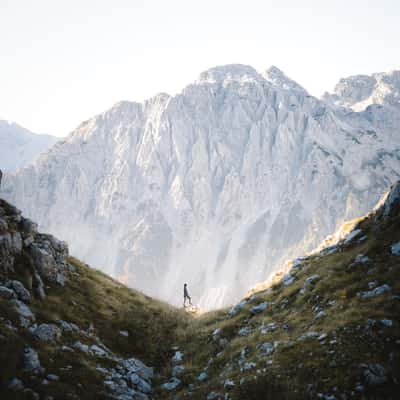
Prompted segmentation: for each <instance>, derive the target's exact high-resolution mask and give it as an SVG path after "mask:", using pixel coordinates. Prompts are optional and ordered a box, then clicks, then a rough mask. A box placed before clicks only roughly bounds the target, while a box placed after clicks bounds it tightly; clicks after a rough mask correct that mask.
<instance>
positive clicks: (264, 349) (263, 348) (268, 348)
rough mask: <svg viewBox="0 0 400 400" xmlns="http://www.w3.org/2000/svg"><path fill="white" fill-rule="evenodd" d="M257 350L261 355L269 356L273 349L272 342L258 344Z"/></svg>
mask: <svg viewBox="0 0 400 400" xmlns="http://www.w3.org/2000/svg"><path fill="white" fill-rule="evenodd" d="M258 350H259V351H260V353H261V354H262V355H263V356H270V355H271V354H272V353H273V352H274V351H275V347H274V345H273V344H272V343H269V342H265V343H263V344H261V345H260V346H258Z"/></svg>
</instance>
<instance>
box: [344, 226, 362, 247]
mask: <svg viewBox="0 0 400 400" xmlns="http://www.w3.org/2000/svg"><path fill="white" fill-rule="evenodd" d="M361 232H362V230H361V229H354V230H353V231H351V232H350V233H349V234H348V235H347V236H346V238H345V239H344V244H349V243H351V242H352V241H353V240H354V239H355V238H356V237H357V236H359V235H360V234H361Z"/></svg>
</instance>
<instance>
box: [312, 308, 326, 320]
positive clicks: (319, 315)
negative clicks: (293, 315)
mask: <svg viewBox="0 0 400 400" xmlns="http://www.w3.org/2000/svg"><path fill="white" fill-rule="evenodd" d="M325 316H326V312H325V311H324V310H321V311H319V312H318V313H317V314H316V315H315V317H314V319H321V318H323V317H325Z"/></svg>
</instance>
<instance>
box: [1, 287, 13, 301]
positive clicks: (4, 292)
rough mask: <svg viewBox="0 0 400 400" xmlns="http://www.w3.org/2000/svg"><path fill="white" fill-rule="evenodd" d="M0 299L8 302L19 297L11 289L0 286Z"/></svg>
mask: <svg viewBox="0 0 400 400" xmlns="http://www.w3.org/2000/svg"><path fill="white" fill-rule="evenodd" d="M0 297H1V298H3V299H6V300H11V299H15V298H16V297H17V295H16V294H15V292H14V290H12V289H9V288H8V287H6V286H0Z"/></svg>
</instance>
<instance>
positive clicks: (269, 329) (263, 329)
mask: <svg viewBox="0 0 400 400" xmlns="http://www.w3.org/2000/svg"><path fill="white" fill-rule="evenodd" d="M277 328H278V325H277V323H276V322H270V323H268V324H267V325H263V326H262V327H261V333H262V334H263V335H266V334H267V333H270V332H274V331H276V329H277Z"/></svg>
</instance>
